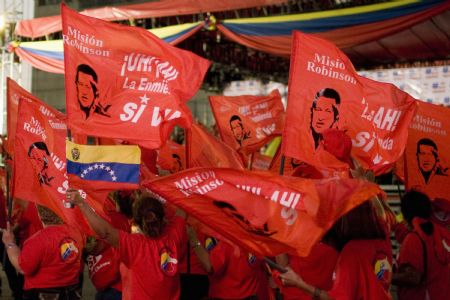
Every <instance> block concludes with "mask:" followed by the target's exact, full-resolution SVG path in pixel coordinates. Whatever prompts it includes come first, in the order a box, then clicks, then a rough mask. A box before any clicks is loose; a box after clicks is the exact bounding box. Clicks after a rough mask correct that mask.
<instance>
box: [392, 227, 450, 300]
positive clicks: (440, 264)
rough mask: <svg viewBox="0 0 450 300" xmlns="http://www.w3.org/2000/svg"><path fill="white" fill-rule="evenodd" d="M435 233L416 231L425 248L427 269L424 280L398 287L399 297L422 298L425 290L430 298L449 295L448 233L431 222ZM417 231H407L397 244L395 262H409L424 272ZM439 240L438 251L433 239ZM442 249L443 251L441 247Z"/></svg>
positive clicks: (401, 263) (413, 299) (434, 299)
mask: <svg viewBox="0 0 450 300" xmlns="http://www.w3.org/2000/svg"><path fill="white" fill-rule="evenodd" d="M434 231H435V232H434V235H438V234H441V235H442V236H439V238H436V237H437V236H434V235H432V236H427V235H425V234H424V233H422V232H419V233H418V234H419V235H420V237H421V238H422V240H423V241H424V243H425V247H426V252H427V272H426V275H425V284H423V283H422V284H420V285H419V286H417V287H400V286H399V287H398V299H399V300H405V299H408V300H416V299H417V300H419V299H420V300H423V299H426V293H427V292H428V296H429V299H430V300H438V299H448V297H449V294H450V258H449V256H450V249H449V248H448V245H447V243H448V241H449V240H448V239H447V240H446V239H445V238H446V237H445V235H446V234H448V231H447V232H446V230H445V229H443V228H441V227H440V226H438V225H436V224H435V225H434ZM418 234H416V233H409V234H408V235H407V236H406V237H405V239H404V240H403V243H402V246H401V248H400V253H399V258H398V263H399V265H400V266H401V265H406V264H408V265H410V266H411V267H413V268H414V269H416V270H417V271H419V272H420V273H422V274H423V272H424V253H423V244H422V242H421V241H420V238H419V236H418ZM439 242H440V243H442V246H444V245H447V247H445V246H444V247H442V246H441V245H439V246H441V250H440V251H437V250H436V248H437V245H436V243H439ZM442 250H443V251H442ZM438 252H439V254H438Z"/></svg>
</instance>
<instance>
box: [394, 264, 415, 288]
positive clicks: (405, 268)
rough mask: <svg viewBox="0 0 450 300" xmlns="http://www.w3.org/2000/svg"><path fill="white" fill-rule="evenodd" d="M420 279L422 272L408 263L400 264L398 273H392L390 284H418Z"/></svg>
mask: <svg viewBox="0 0 450 300" xmlns="http://www.w3.org/2000/svg"><path fill="white" fill-rule="evenodd" d="M421 280H422V273H420V272H419V271H417V270H416V269H415V268H413V267H411V266H410V265H402V266H400V270H399V272H398V273H394V274H393V275H392V284H395V285H398V286H418V285H419V284H420V282H421Z"/></svg>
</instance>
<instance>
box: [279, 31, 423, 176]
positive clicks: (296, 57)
mask: <svg viewBox="0 0 450 300" xmlns="http://www.w3.org/2000/svg"><path fill="white" fill-rule="evenodd" d="M291 59H292V63H291V74H290V76H289V96H288V104H287V113H286V126H284V131H283V143H282V153H283V155H285V156H287V157H292V158H295V159H298V160H301V161H303V162H305V163H307V164H309V165H312V166H314V167H317V168H318V169H324V168H331V169H342V168H343V167H344V166H346V164H345V163H344V162H342V161H339V160H338V159H337V158H336V157H334V156H333V155H332V154H331V153H329V152H328V151H326V148H325V147H324V145H323V143H322V141H323V134H324V132H325V131H326V130H328V129H339V130H343V131H345V133H346V134H347V135H348V136H349V137H350V138H351V139H352V144H353V148H352V156H353V157H354V158H356V159H357V160H358V161H359V162H360V163H361V165H362V166H363V167H364V168H366V169H372V170H373V171H374V172H375V173H376V174H382V173H383V172H385V171H388V170H389V167H390V166H391V165H393V164H394V163H395V161H396V160H397V159H398V158H399V157H400V156H401V154H402V153H403V150H404V147H405V142H406V139H407V127H408V124H409V122H410V120H411V118H412V115H413V113H414V110H415V99H414V98H412V97H411V96H410V95H408V94H406V93H405V92H403V91H401V90H399V89H398V88H396V87H395V86H393V85H391V84H386V83H381V82H376V81H373V80H370V79H367V78H364V77H361V76H359V75H358V74H357V73H356V71H355V69H354V67H353V65H352V63H351V62H350V60H349V59H348V58H347V57H346V56H345V54H344V53H342V52H341V51H340V50H339V49H338V48H337V47H336V46H335V45H333V44H331V43H329V42H327V41H326V40H323V39H320V38H318V37H315V36H312V35H307V34H303V33H300V32H295V33H294V39H293V51H292V56H291ZM347 168H348V166H347Z"/></svg>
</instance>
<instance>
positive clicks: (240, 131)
mask: <svg viewBox="0 0 450 300" xmlns="http://www.w3.org/2000/svg"><path fill="white" fill-rule="evenodd" d="M230 128H231V132H232V133H233V136H234V139H235V140H236V143H238V144H239V147H242V144H243V142H244V141H245V140H248V139H249V138H250V131H249V130H246V129H245V127H244V124H243V123H242V119H241V118H240V117H239V116H238V115H233V116H232V117H231V118H230Z"/></svg>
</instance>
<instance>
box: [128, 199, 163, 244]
mask: <svg viewBox="0 0 450 300" xmlns="http://www.w3.org/2000/svg"><path fill="white" fill-rule="evenodd" d="M133 220H134V222H135V223H136V225H137V226H139V228H140V229H141V230H142V232H143V233H144V234H145V235H146V236H148V237H151V238H156V237H158V236H160V235H161V234H162V232H163V230H164V227H165V225H166V222H165V212H164V205H163V204H162V203H161V201H159V200H158V199H156V198H153V197H150V196H149V195H145V194H144V195H142V196H141V197H139V198H138V199H136V200H135V202H134V204H133Z"/></svg>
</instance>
